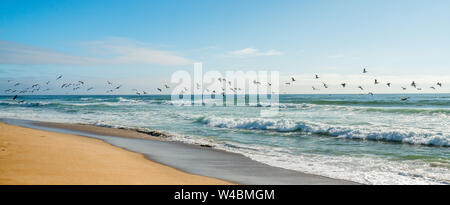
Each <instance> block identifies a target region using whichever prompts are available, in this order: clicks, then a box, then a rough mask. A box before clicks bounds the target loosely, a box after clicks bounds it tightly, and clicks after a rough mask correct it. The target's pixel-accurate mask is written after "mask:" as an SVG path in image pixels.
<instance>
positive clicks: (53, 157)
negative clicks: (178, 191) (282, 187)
mask: <svg viewBox="0 0 450 205" xmlns="http://www.w3.org/2000/svg"><path fill="white" fill-rule="evenodd" d="M0 184H9V185H14V184H41V185H48V184H63V185H67V184H71V185H72V184H153V185H167V184H168V185H170V184H174V185H180V184H183V185H184V184H230V182H227V181H224V180H219V179H214V178H210V177H203V176H198V175H193V174H188V173H186V172H183V171H180V170H177V169H175V168H172V167H169V166H166V165H162V164H159V163H156V162H152V161H150V160H148V159H146V158H145V156H144V155H143V154H138V153H135V152H130V151H127V150H124V149H122V148H119V147H116V146H112V145H110V144H108V143H105V142H104V141H102V140H99V139H94V138H89V137H82V136H76V135H72V134H65V133H58V132H50V131H42V130H36V129H30V128H24V127H19V126H14V125H7V124H5V123H2V122H0Z"/></svg>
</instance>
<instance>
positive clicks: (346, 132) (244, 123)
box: [196, 117, 450, 147]
mask: <svg viewBox="0 0 450 205" xmlns="http://www.w3.org/2000/svg"><path fill="white" fill-rule="evenodd" d="M196 122H199V123H203V124H206V125H208V126H212V127H219V128H229V129H250V130H270V131H278V132H303V133H310V134H318V135H326V136H332V137H339V138H345V139H358V140H373V141H387V142H400V143H407V144H417V145H429V146H444V147H449V146H450V135H445V134H442V133H431V132H424V131H417V130H416V131H408V130H390V131H372V130H367V129H362V128H351V127H339V126H329V125H324V124H315V123H304V122H300V121H295V120H275V119H262V118H248V119H231V118H219V117H201V118H198V119H197V120H196Z"/></svg>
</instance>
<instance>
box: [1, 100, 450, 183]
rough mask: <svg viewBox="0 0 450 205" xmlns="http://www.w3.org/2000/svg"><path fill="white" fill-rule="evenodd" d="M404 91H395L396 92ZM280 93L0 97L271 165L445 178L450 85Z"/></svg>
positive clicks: (369, 176)
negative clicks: (233, 101)
mask: <svg viewBox="0 0 450 205" xmlns="http://www.w3.org/2000/svg"><path fill="white" fill-rule="evenodd" d="M403 96H405V95H402V97H403ZM407 96H409V97H411V98H410V99H409V100H408V101H405V102H403V101H401V100H400V97H401V96H400V95H375V96H368V95H281V96H280V103H279V106H280V111H279V115H277V116H274V117H261V116H260V111H261V110H262V109H268V108H267V107H265V106H266V105H264V104H262V105H250V106H226V107H224V106H221V103H222V102H221V101H220V100H211V101H213V102H215V103H216V106H192V105H191V104H190V103H186V101H171V100H170V96H21V99H25V100H26V101H25V103H22V104H18V103H16V102H14V101H12V99H11V97H6V96H4V97H0V117H1V118H17V119H28V120H39V121H51V122H70V123H89V124H95V125H101V126H111V127H129V128H148V129H156V130H162V131H166V132H169V133H171V134H174V135H175V137H173V139H172V140H176V141H182V142H187V143H202V144H210V145H213V146H215V147H216V148H218V149H223V150H227V151H231V152H236V153H241V154H244V155H245V156H248V157H250V158H252V159H254V160H257V161H260V162H263V163H266V164H269V165H272V166H277V167H283V168H287V169H292V170H298V171H302V172H306V173H312V174H318V175H323V176H327V177H332V178H338V179H345V180H351V181H356V182H360V183H365V184H448V183H450V151H449V146H450V126H449V120H450V95H449V94H421V95H407Z"/></svg>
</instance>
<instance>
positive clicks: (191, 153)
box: [1, 119, 358, 185]
mask: <svg viewBox="0 0 450 205" xmlns="http://www.w3.org/2000/svg"><path fill="white" fill-rule="evenodd" d="M1 121H3V122H6V123H8V124H14V125H20V126H25V127H30V128H36V129H41V130H48V131H54V132H63V133H68V134H76V135H82V136H87V137H92V138H97V139H101V140H104V141H105V142H108V143H110V144H112V145H115V146H118V147H121V148H124V149H127V150H130V151H133V152H137V153H142V154H144V155H145V156H146V157H147V158H148V159H150V160H152V161H155V162H159V163H161V164H164V165H168V166H171V167H174V168H177V169H180V170H182V171H185V172H188V173H191V174H196V175H201V176H207V177H213V178H218V179H223V180H227V181H231V182H235V183H239V184H259V185H289V184H295V185H321V184H324V185H351V184H358V183H355V182H350V181H345V180H339V179H332V178H327V177H322V176H318V175H312V174H305V173H302V172H298V171H293V170H287V169H283V168H277V167H272V166H269V165H266V164H263V163H260V162H257V161H254V160H252V159H250V158H248V157H245V156H243V155H241V154H235V153H229V152H225V151H221V150H217V149H214V148H210V147H203V146H199V145H190V144H184V143H179V142H171V141H166V140H165V136H166V134H165V133H162V132H159V131H155V132H145V133H143V132H137V131H135V130H130V129H116V128H105V127H97V126H93V125H82V124H66V123H46V122H33V121H25V120H11V119H1ZM152 135H155V136H152Z"/></svg>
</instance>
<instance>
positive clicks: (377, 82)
mask: <svg viewBox="0 0 450 205" xmlns="http://www.w3.org/2000/svg"><path fill="white" fill-rule="evenodd" d="M362 73H363V74H366V73H368V71H367V69H366V68H363V71H362ZM314 79H316V80H319V79H320V76H319V75H318V74H315V75H314ZM295 81H296V80H295V78H294V77H291V81H290V82H285V84H286V85H291V84H292V83H293V82H295ZM374 84H375V85H379V84H380V81H379V80H378V79H375V80H374ZM322 85H323V87H324V88H325V89H327V88H329V85H328V84H326V83H325V82H323V81H322ZM340 85H341V86H342V88H346V87H347V85H348V84H347V83H341V84H340ZM391 85H392V83H390V82H388V83H386V86H387V87H389V88H390V87H391ZM436 86H439V87H442V83H440V82H437V83H436ZM436 86H431V87H430V89H433V90H436ZM411 87H414V89H417V90H418V91H421V90H422V88H419V87H417V83H416V82H415V81H412V83H411ZM401 88H402V90H406V89H407V88H406V87H401ZM312 89H313V90H320V89H319V88H316V87H314V86H312ZM358 89H360V90H361V91H364V88H363V87H362V86H361V85H359V86H358ZM368 95H372V96H373V95H374V93H373V92H368ZM409 98H410V97H401V98H400V99H401V100H402V101H406V100H408V99H409Z"/></svg>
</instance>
